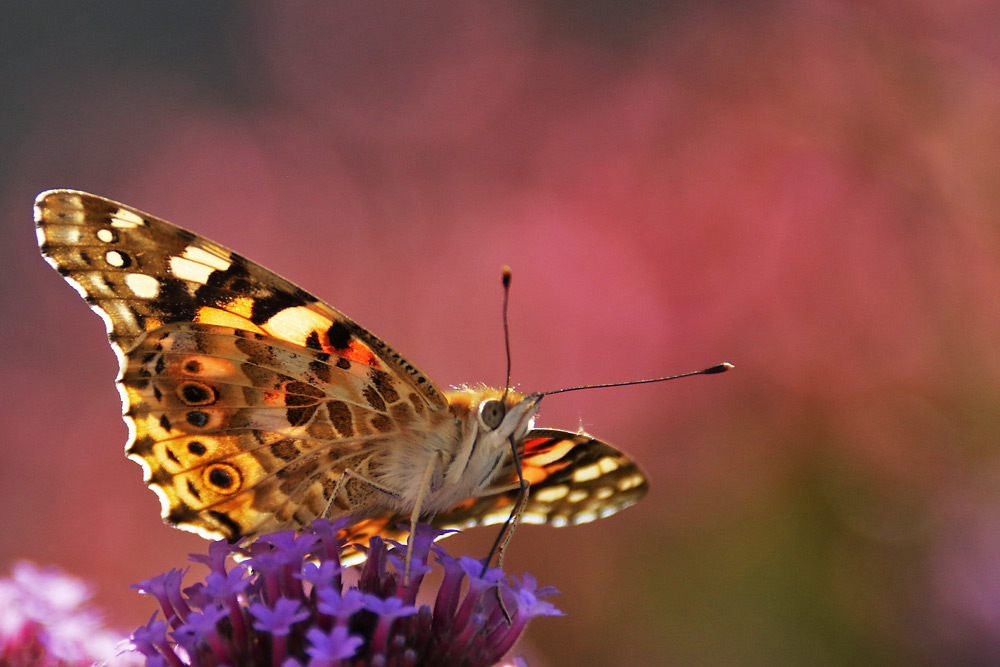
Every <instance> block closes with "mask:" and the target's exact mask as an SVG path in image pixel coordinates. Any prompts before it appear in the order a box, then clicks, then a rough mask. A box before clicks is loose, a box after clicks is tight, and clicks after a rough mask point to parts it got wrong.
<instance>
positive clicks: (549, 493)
mask: <svg viewBox="0 0 1000 667" xmlns="http://www.w3.org/2000/svg"><path fill="white" fill-rule="evenodd" d="M567 493H569V487H568V486H566V485H565V484H560V485H558V486H553V487H549V488H548V489H542V490H540V491H535V492H534V493H532V494H531V496H532V498H533V499H534V500H537V501H538V502H540V503H554V502H555V501H557V500H559V499H560V498H562V497H564V496H565V495H566V494H567Z"/></svg>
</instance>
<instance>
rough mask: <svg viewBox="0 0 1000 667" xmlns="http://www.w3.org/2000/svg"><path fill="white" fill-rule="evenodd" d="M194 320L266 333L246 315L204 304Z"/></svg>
mask: <svg viewBox="0 0 1000 667" xmlns="http://www.w3.org/2000/svg"><path fill="white" fill-rule="evenodd" d="M194 321H195V322H200V323H201V324H215V325H218V326H222V327H232V328H233V329H242V330H244V331H254V332H256V333H264V330H263V329H261V328H260V327H259V326H257V325H256V324H254V323H253V322H251V321H250V320H249V319H247V318H246V317H243V316H242V315H239V314H237V313H233V312H230V311H228V310H222V309H220V308H212V307H211V306H202V307H201V308H199V309H198V312H197V313H196V314H195V316H194Z"/></svg>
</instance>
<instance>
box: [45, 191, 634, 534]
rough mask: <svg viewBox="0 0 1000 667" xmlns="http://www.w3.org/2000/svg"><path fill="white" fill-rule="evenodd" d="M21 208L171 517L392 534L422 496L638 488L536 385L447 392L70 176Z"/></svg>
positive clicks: (509, 501)
mask: <svg viewBox="0 0 1000 667" xmlns="http://www.w3.org/2000/svg"><path fill="white" fill-rule="evenodd" d="M35 222H36V225H37V233H38V243H39V245H40V247H41V252H42V254H43V255H44V256H45V258H46V260H48V262H49V263H50V264H51V265H52V266H53V267H54V268H55V269H56V271H58V272H59V273H60V275H62V276H63V277H64V278H65V279H66V280H67V281H68V282H69V283H70V284H71V285H73V286H74V287H75V288H76V289H77V291H78V292H80V294H81V295H82V296H83V298H84V299H85V300H86V301H87V303H88V304H89V305H90V307H91V308H93V309H94V311H96V312H97V314H98V315H100V316H101V317H102V318H103V319H104V321H105V323H106V324H107V329H108V336H109V338H110V340H111V346H112V348H114V350H115V351H116V353H117V354H118V357H119V362H120V365H121V371H120V374H119V377H118V387H119V391H120V393H121V395H122V402H123V406H124V408H123V409H124V417H125V422H126V423H127V424H128V426H129V431H130V439H129V442H128V444H127V445H126V453H127V454H128V456H129V458H131V459H133V460H134V461H136V462H137V463H138V464H139V465H141V466H142V468H143V471H144V473H145V480H146V483H147V484H148V485H149V487H150V488H151V489H152V490H153V491H155V492H156V494H157V495H158V496H159V497H160V501H161V504H162V509H163V518H164V519H165V520H166V521H167V522H169V523H171V524H173V525H175V526H177V527H178V528H182V529H184V530H190V531H193V532H196V533H198V534H200V535H202V536H204V537H206V538H212V539H217V538H227V539H230V540H234V539H236V538H239V537H242V536H254V535H259V534H261V533H267V532H271V531H275V530H279V529H282V528H287V527H289V526H301V525H303V524H307V523H309V522H310V521H312V520H313V519H315V518H317V517H327V518H331V519H335V518H338V517H341V516H351V517H352V518H355V519H357V522H356V523H355V524H354V525H353V526H352V527H350V528H348V529H347V530H346V531H345V536H346V537H347V538H348V539H349V540H350V541H351V542H352V543H359V542H367V539H368V537H369V536H370V535H372V534H376V533H378V534H382V535H386V536H389V537H393V538H398V537H400V534H399V533H400V532H401V531H400V529H399V528H398V526H399V525H400V524H406V523H407V522H409V521H411V520H412V521H414V522H415V520H416V517H417V516H420V517H423V518H425V519H427V518H430V521H431V522H432V523H433V524H434V525H436V526H439V527H444V528H459V529H464V528H469V527H472V526H476V525H488V524H494V523H502V522H507V521H508V520H509V519H510V518H511V517H512V515H513V514H514V513H515V507H516V506H517V505H518V504H519V501H522V502H521V503H520V504H521V506H522V508H523V511H522V512H521V513H520V514H519V515H518V516H520V517H521V518H522V519H523V521H525V522H527V523H544V524H549V525H553V526H562V525H567V524H577V523H585V522H588V521H592V520H594V519H598V518H602V517H606V516H609V515H611V514H614V513H615V512H617V511H619V510H621V509H623V508H625V507H628V506H629V505H632V504H634V503H636V502H638V501H639V499H640V498H642V497H643V495H645V493H646V490H647V483H646V478H645V476H644V475H643V473H642V471H641V470H640V469H639V467H638V465H636V463H635V462H634V461H632V460H631V459H629V458H628V457H627V456H625V455H624V454H622V453H621V452H619V451H618V450H616V449H614V448H613V447H611V446H609V445H607V444H605V443H603V442H601V441H599V440H595V439H594V438H592V437H590V436H589V435H586V434H584V433H571V432H568V431H560V430H554V429H536V428H534V427H533V419H534V415H535V412H536V410H537V409H538V405H539V401H540V400H541V395H540V394H530V395H523V394H520V393H518V392H515V391H513V390H500V389H491V388H478V387H477V388H464V389H458V390H454V391H448V392H443V391H441V390H440V389H438V387H437V386H435V384H434V383H433V382H431V381H430V379H429V378H427V376H426V375H424V374H423V373H422V372H421V371H420V370H418V369H417V368H416V367H415V366H414V365H413V364H411V363H410V362H408V361H407V360H406V359H405V358H404V357H403V356H402V355H400V354H399V353H398V352H396V351H395V350H393V349H392V348H391V347H389V346H388V345H386V343H384V342H383V341H382V340H381V339H379V338H378V337H377V336H375V335H374V334H372V333H371V332H369V331H368V330H366V329H365V328H364V327H362V326H360V325H358V324H356V323H355V322H354V321H353V320H351V319H350V318H348V317H347V316H345V315H344V314H343V313H341V312H340V311H338V310H336V309H335V308H333V307H331V306H329V305H327V304H325V303H323V302H322V301H319V300H318V299H317V298H316V297H314V296H312V295H311V294H309V293H308V292H306V291H304V290H302V289H300V288H299V287H296V286H295V285H293V284H292V283H290V282H289V281H287V280H285V279H284V278H281V277H279V276H277V275H275V274H274V273H272V272H271V271H268V270H267V269H265V268H263V267H261V266H259V265H258V264H255V263H254V262H251V261H250V260H248V259H246V258H245V257H242V256H240V255H238V254H236V253H234V252H231V251H229V250H227V249H226V248H224V247H222V246H220V245H218V244H216V243H213V242H212V241H209V240H208V239H205V238H202V237H200V236H198V235H196V234H193V233H191V232H189V231H186V230H184V229H181V228H180V227H176V226H174V225H172V224H170V223H169V222H165V221H163V220H159V219H157V218H154V217H152V216H150V215H147V214H145V213H142V212H140V211H137V210H136V209H134V208H130V207H128V206H124V205H122V204H119V203H116V202H113V201H109V200H107V199H104V198H102V197H97V196H94V195H90V194H86V193H83V192H77V191H74V190H50V191H48V192H43V193H42V194H40V195H39V196H38V198H37V200H36V202H35ZM512 443H514V444H515V445H516V451H517V453H518V454H520V456H519V457H518V456H516V455H515V454H514V448H513V447H512ZM518 459H519V461H520V464H521V469H522V471H523V480H524V481H525V482H527V483H530V487H527V489H526V490H528V494H527V496H526V497H525V496H524V495H523V494H522V483H520V482H519V478H518V475H517V463H518ZM411 517H412V519H411ZM498 539H499V538H498Z"/></svg>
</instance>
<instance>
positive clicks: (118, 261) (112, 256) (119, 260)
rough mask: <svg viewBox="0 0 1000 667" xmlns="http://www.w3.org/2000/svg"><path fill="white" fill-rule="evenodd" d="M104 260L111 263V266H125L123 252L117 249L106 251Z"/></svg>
mask: <svg viewBox="0 0 1000 667" xmlns="http://www.w3.org/2000/svg"><path fill="white" fill-rule="evenodd" d="M104 261H105V262H107V263H108V264H110V265H111V266H117V267H122V266H125V259H124V258H123V257H122V254H121V253H120V252H118V251H117V250H110V251H108V252H106V253H104Z"/></svg>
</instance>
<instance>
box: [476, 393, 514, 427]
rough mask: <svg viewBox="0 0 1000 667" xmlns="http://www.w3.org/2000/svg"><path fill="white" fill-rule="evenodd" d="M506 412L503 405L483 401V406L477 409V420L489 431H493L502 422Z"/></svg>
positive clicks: (496, 401)
mask: <svg viewBox="0 0 1000 667" xmlns="http://www.w3.org/2000/svg"><path fill="white" fill-rule="evenodd" d="M506 412H507V409H506V408H505V407H504V404H503V403H502V402H501V401H498V400H495V399H494V400H491V401H483V404H482V405H481V406H480V408H479V420H480V421H481V422H483V424H485V425H486V427H487V428H489V429H495V428H496V427H497V426H500V422H502V421H503V416H504V414H505V413H506Z"/></svg>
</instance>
